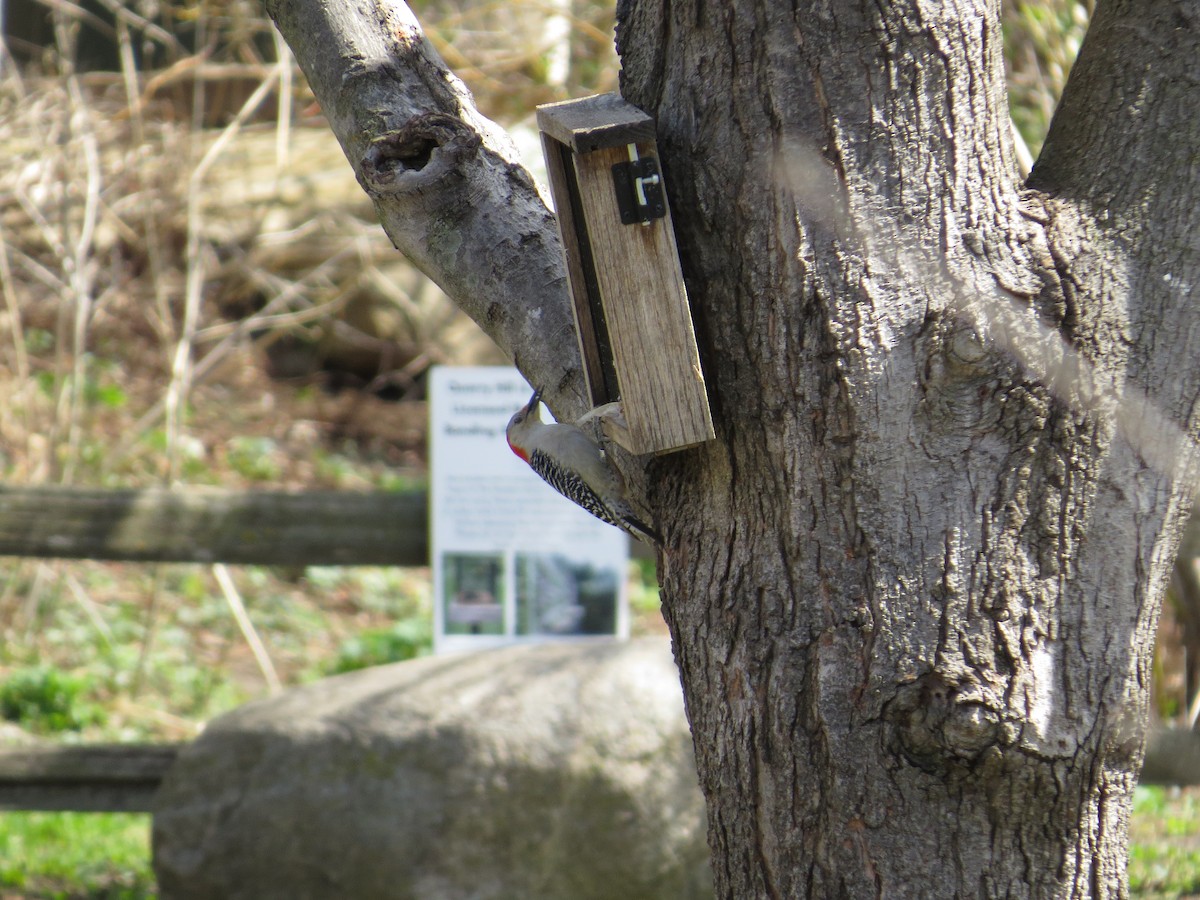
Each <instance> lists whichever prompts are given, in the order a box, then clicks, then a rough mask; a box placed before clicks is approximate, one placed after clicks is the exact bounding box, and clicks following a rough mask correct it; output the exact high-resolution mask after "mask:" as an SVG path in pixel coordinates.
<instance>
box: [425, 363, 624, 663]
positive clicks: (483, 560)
mask: <svg viewBox="0 0 1200 900" xmlns="http://www.w3.org/2000/svg"><path fill="white" fill-rule="evenodd" d="M532 393H533V388H531V387H530V386H529V385H528V384H527V383H526V381H525V379H524V378H523V377H522V376H521V374H520V373H519V372H518V371H517V370H516V369H514V368H510V367H507V366H486V367H484V366H481V367H470V368H467V367H464V368H458V367H450V366H439V367H437V368H435V369H433V371H432V373H431V378H430V384H429V463H430V465H429V468H430V498H429V499H430V503H429V507H430V548H431V555H432V559H433V589H434V649H435V651H436V652H439V653H442V652H448V651H455V650H465V649H471V648H481V647H492V646H497V645H500V644H510V643H516V642H520V641H545V640H558V639H567V638H575V639H579V638H586V637H595V636H601V635H607V636H610V637H611V636H613V635H616V636H619V637H627V636H628V634H629V612H628V605H627V597H626V573H627V571H628V563H629V538H628V537H627V536H626V535H625V534H624V533H623V532H622V531H620V529H618V528H615V527H613V526H612V525H608V524H606V523H604V522H601V521H600V520H599V519H597V518H595V517H594V516H592V515H591V514H589V513H587V512H585V511H584V510H582V509H580V508H579V507H578V506H576V505H575V504H573V503H571V502H570V501H569V500H567V499H566V498H565V497H562V496H561V495H559V493H558V492H557V491H555V490H554V488H552V487H550V485H548V484H546V483H545V482H544V481H542V480H541V479H540V478H539V477H538V476H537V475H535V474H534V472H533V471H532V470H531V469H530V468H529V466H528V465H526V464H525V463H524V462H523V461H522V460H520V459H518V458H517V456H516V455H514V454H513V452H512V451H511V450H510V449H509V446H508V443H507V441H506V440H505V437H504V428H505V426H506V425H507V424H508V420H509V418H510V417H511V416H512V414H513V413H515V412H516V411H517V410H518V409H520V408H521V407H522V406H524V405H525V404H526V403H528V402H529V398H530V395H531V394H532ZM542 416H543V419H544V420H545V421H547V422H548V421H551V418H550V414H549V411H548V410H546V409H545V408H543V410H542Z"/></svg>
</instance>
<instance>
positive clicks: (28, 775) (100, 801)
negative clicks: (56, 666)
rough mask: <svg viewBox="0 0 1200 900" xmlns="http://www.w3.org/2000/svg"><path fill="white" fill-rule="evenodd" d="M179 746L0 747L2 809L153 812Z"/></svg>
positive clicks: (0, 798) (0, 802) (0, 807)
mask: <svg viewBox="0 0 1200 900" xmlns="http://www.w3.org/2000/svg"><path fill="white" fill-rule="evenodd" d="M182 746H183V745H180V744H91V745H82V746H33V747H21V748H19V749H11V750H0V809H5V810H15V809H26V810H73V811H77V812H149V811H150V810H151V809H152V804H153V799H154V793H155V791H157V790H158V786H159V785H160V784H161V783H162V780H163V777H164V776H165V775H166V773H167V770H168V769H169V768H170V767H171V765H172V764H173V763H174V762H175V758H176V756H178V754H179V751H180V748H181V747H182Z"/></svg>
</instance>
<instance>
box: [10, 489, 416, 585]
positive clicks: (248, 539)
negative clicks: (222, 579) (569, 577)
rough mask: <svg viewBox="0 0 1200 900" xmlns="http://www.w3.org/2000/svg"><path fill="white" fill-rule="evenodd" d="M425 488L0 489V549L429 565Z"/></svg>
mask: <svg viewBox="0 0 1200 900" xmlns="http://www.w3.org/2000/svg"><path fill="white" fill-rule="evenodd" d="M427 506H428V503H427V498H426V495H425V492H424V491H411V492H406V493H394V494H393V493H353V492H349V491H313V492H303V493H290V492H281V491H228V490H216V489H212V490H210V489H206V488H205V489H201V488H187V489H185V490H168V489H154V488H151V489H146V490H94V489H86V488H72V487H36V488H22V487H3V488H0V556H33V557H41V558H61V559H99V560H120V561H126V562H193V563H216V562H223V563H230V564H234V565H264V566H305V565H331V566H333V565H341V566H349V565H360V566H366V565H375V566H381V565H392V566H424V565H427V564H428V560H429V547H428V542H427V537H426V534H427V522H428V508H427Z"/></svg>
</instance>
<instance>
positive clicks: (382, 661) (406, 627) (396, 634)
mask: <svg viewBox="0 0 1200 900" xmlns="http://www.w3.org/2000/svg"><path fill="white" fill-rule="evenodd" d="M432 648H433V633H432V630H431V629H430V624H429V621H428V620H427V619H423V618H422V619H406V620H405V621H403V622H397V623H396V624H395V625H392V626H391V627H390V628H371V629H368V630H366V631H363V632H360V633H359V634H356V635H354V636H353V637H351V638H348V639H347V640H345V641H343V642H342V646H341V647H340V648H339V649H338V654H337V656H336V657H335V658H334V660H333V662H332V663H331V664H330V665H329V669H328V672H329V674H331V675H337V674H340V673H342V672H352V671H354V670H355V669H365V668H367V667H368V666H382V665H386V664H387V663H393V662H403V661H404V660H406V659H415V658H416V657H418V656H425V655H426V654H427V653H429V652H430V650H431V649H432Z"/></svg>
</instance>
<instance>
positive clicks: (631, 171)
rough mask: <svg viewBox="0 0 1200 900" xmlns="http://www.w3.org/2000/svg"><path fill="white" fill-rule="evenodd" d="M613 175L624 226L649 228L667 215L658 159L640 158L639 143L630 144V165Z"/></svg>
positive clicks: (614, 169) (615, 168)
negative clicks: (640, 225) (636, 223)
mask: <svg viewBox="0 0 1200 900" xmlns="http://www.w3.org/2000/svg"><path fill="white" fill-rule="evenodd" d="M612 175H613V187H614V188H615V189H616V192H617V209H619V210H620V212H621V224H622V225H632V224H634V223H635V222H639V223H641V224H642V225H649V224H650V223H651V222H652V221H653V220H654V219H661V218H662V217H663V216H665V215H666V214H667V205H666V203H664V202H663V191H662V176H661V175H659V173H658V160H657V159H655V158H654V157H653V156H645V157H639V156H638V151H637V144H630V145H629V162H622V163H617V164H616V165H615V166H613V167H612Z"/></svg>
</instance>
